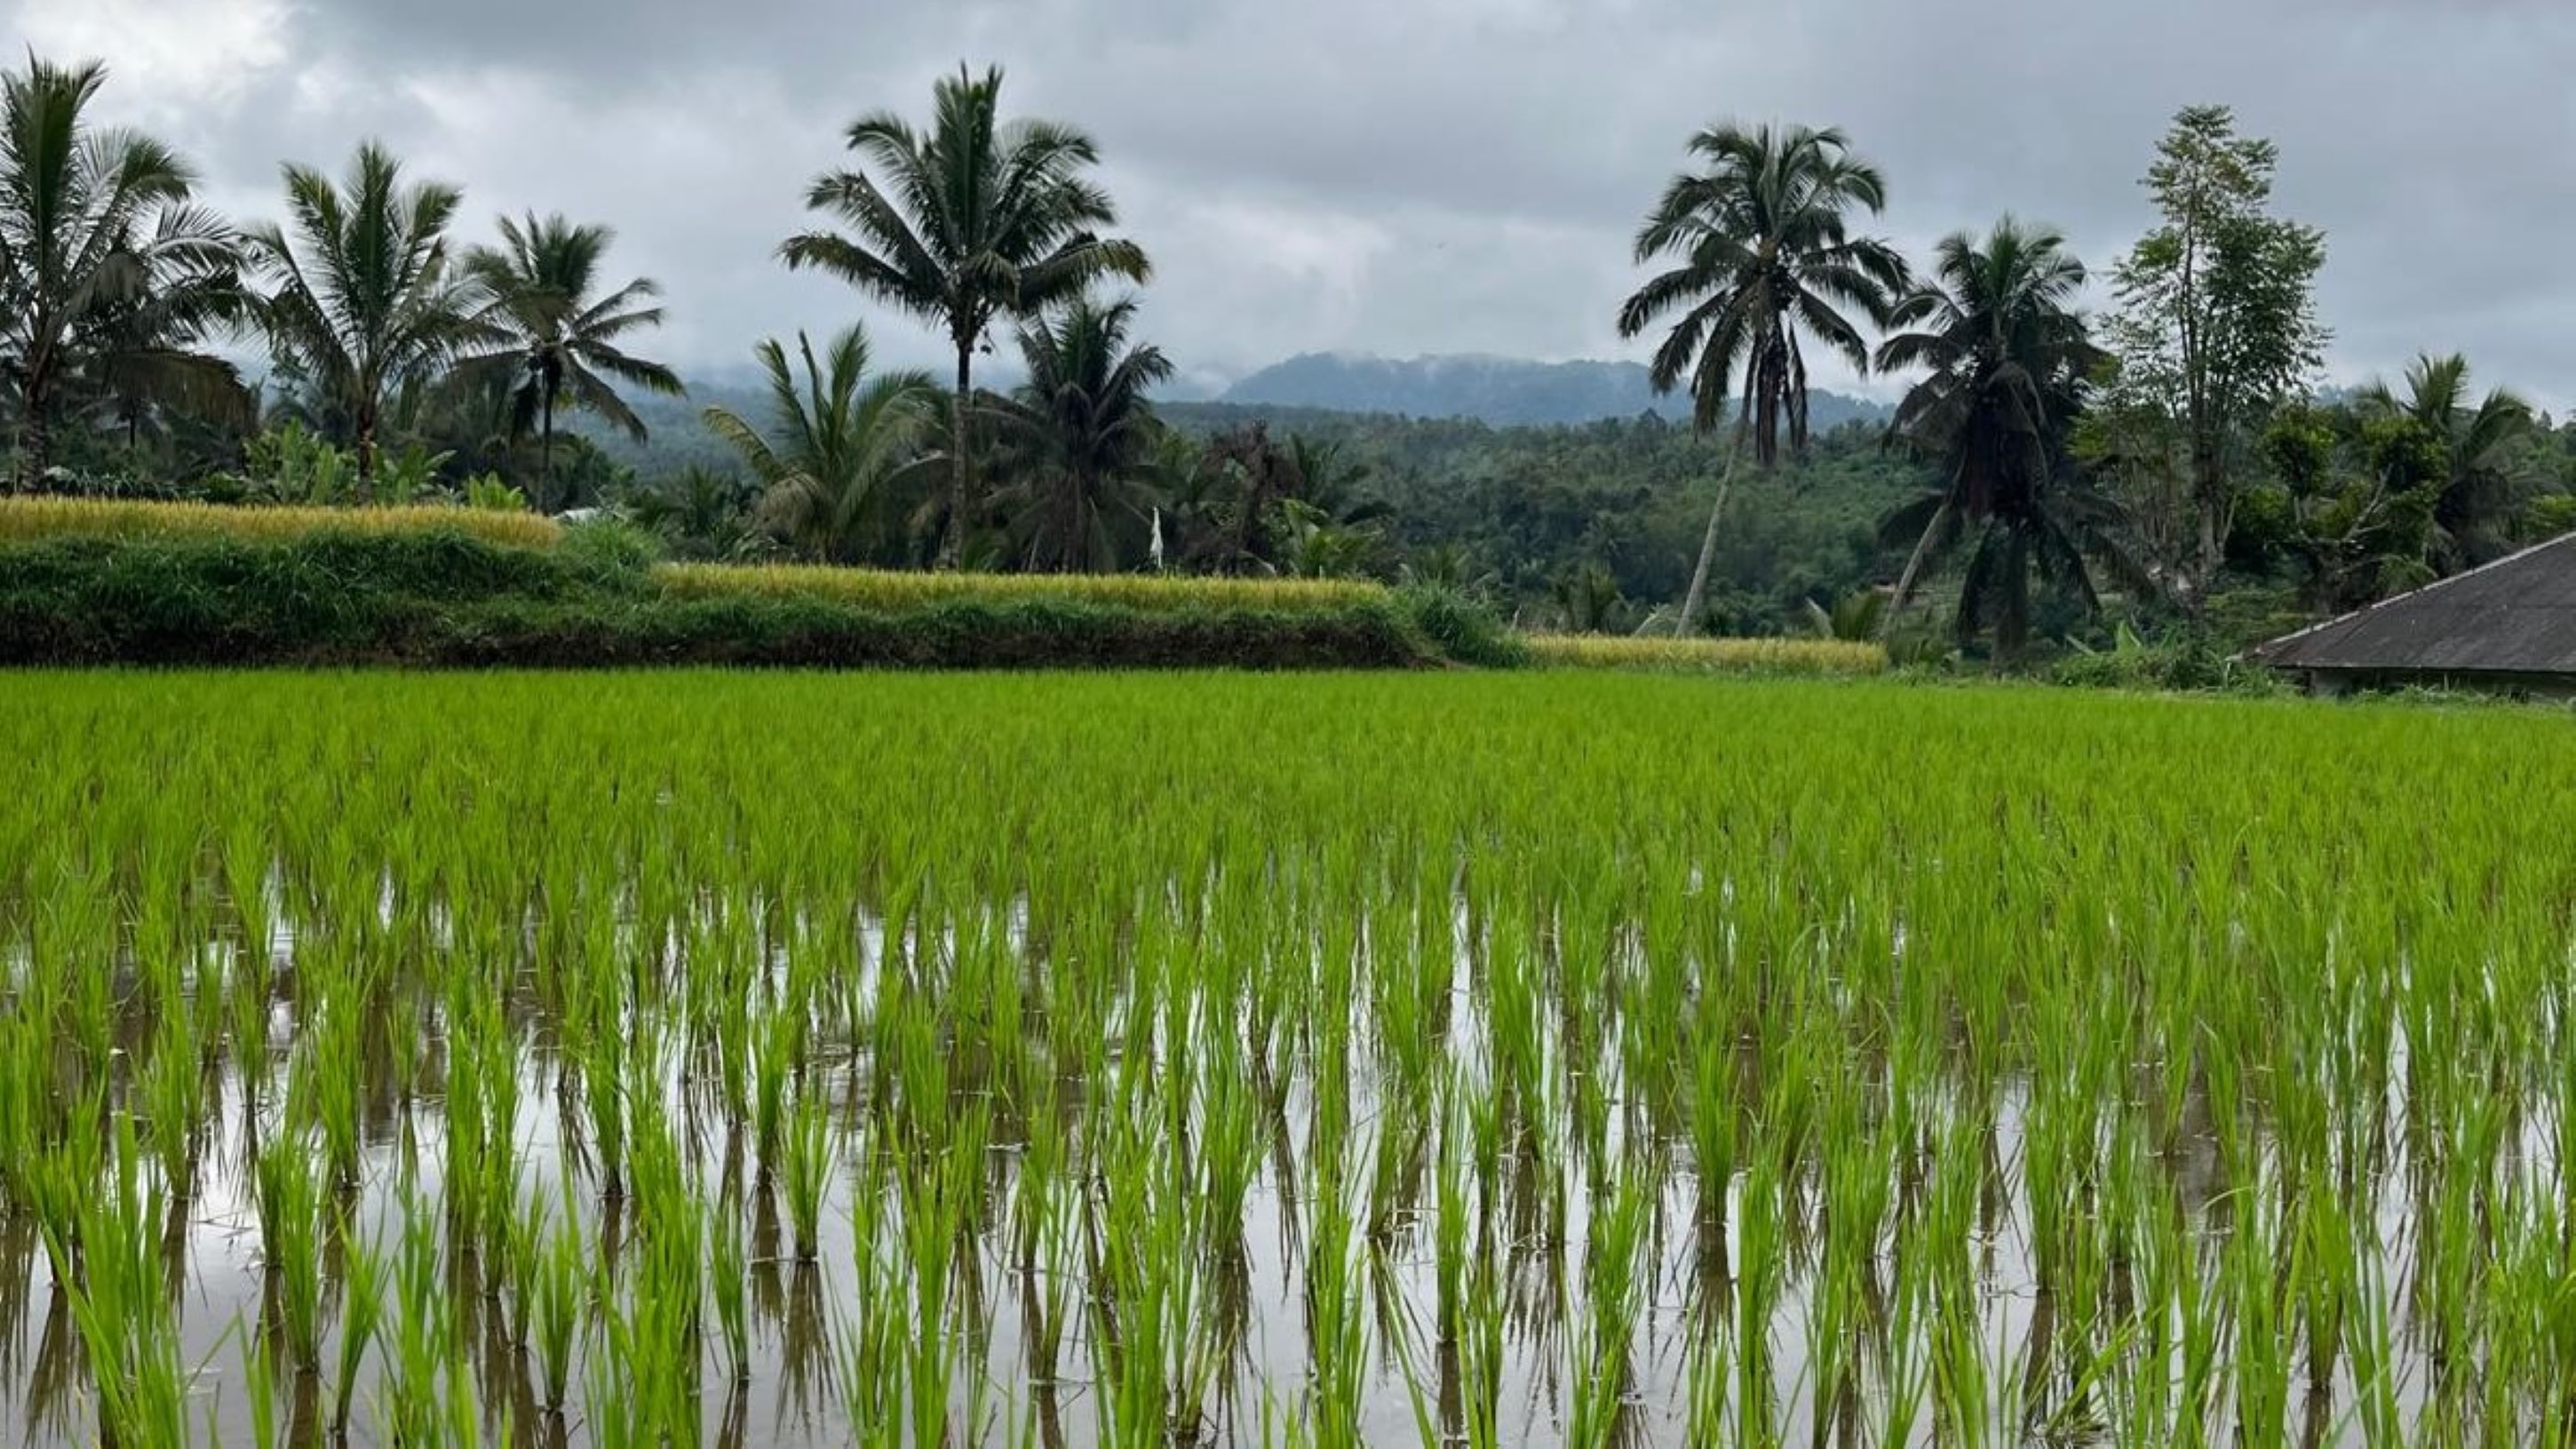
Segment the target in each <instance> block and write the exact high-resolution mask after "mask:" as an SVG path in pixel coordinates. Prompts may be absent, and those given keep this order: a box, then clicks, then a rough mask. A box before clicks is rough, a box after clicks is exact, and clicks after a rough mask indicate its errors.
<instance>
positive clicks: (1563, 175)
mask: <svg viewBox="0 0 2576 1449" xmlns="http://www.w3.org/2000/svg"><path fill="white" fill-rule="evenodd" d="M0 8H5V9H6V10H7V11H8V13H9V17H10V26H9V29H10V32H11V35H12V37H13V45H14V44H18V43H23V44H26V45H32V46H34V47H36V48H37V49H39V50H40V51H42V52H45V53H47V54H50V55H55V56H60V57H66V58H68V57H75V56H80V57H87V56H97V57H102V58H104V59H105V60H107V61H108V62H109V64H110V66H111V68H112V72H113V74H112V76H111V79H110V82H109V93H108V96H107V98H106V102H105V104H106V107H107V109H108V110H109V111H110V112H111V113H112V114H114V115H115V116H117V117H118V118H119V119H122V120H127V121H132V122H135V123H139V124H142V125H145V126H148V127H150V128H151V129H153V130H155V131H157V132H159V133H160V134H162V135H163V136H165V137H166V138H167V139H170V140H172V141H174V142H176V143H178V144H180V145H181V146H182V147H183V148H184V149H185V150H186V151H187V152H188V153H189V155H190V156H191V157H192V158H193V159H194V160H195V161H196V163H197V164H198V166H199V167H200V168H201V169H202V170H203V171H204V173H205V175H206V177H207V181H208V184H209V190H210V192H211V194H212V195H213V197H214V199H215V200H216V201H217V202H218V203H219V204H221V205H224V206H226V207H227V208H230V209H232V210H234V211H236V212H237V213H240V214H244V215H265V214H271V213H272V212H273V210H274V202H273V199H272V198H273V196H274V194H275V190H276V169H277V164H278V162H279V161H280V160H281V159H286V158H293V159H297V160H302V161H308V162H313V163H317V164H324V165H327V166H329V167H331V168H332V169H334V170H336V169H337V168H338V166H339V164H340V163H341V162H342V161H343V160H344V159H345V158H346V156H347V154H348V152H349V151H350V149H351V148H352V146H353V145H354V144H355V143H356V141H357V140H358V139H359V138H361V137H364V136H374V137H378V138H381V139H383V140H385V141H387V142H389V143H390V144H392V145H393V146H394V147H395V148H396V149H397V150H398V151H399V152H400V153H401V154H402V155H403V156H405V157H406V158H407V159H408V160H409V161H410V163H411V164H412V166H413V167H414V169H415V170H416V171H417V172H419V173H420V174H423V175H433V176H437V177H440V178H443V179H447V180H451V181H456V182H459V183H462V184H463V185H464V186H465V187H466V190H467V201H468V209H469V215H470V216H471V217H472V218H473V230H474V232H475V233H476V237H477V239H479V238H480V236H481V234H483V233H484V232H486V231H487V230H488V228H489V225H490V220H491V218H492V217H493V216H494V215H495V214H497V213H500V212H503V211H511V212H516V211H520V210H524V209H528V208H536V209H540V210H558V209H559V210H563V211H566V212H568V213H570V214H572V215H573V216H575V217H577V218H580V219H585V220H600V221H607V222H610V223H612V224H614V225H615V226H616V227H617V228H618V229H619V232H620V235H621V242H620V247H619V260H620V261H621V263H622V264H623V265H624V266H626V267H628V268H631V269H632V270H635V271H641V272H645V273H649V274H651V275H653V276H655V277H658V278H660V279H661V280H662V281H663V283H664V284H665V286H666V287H667V289H668V291H669V294H670V308H671V314H672V320H671V325H670V326H669V328H668V329H667V332H666V334H665V336H664V337H663V338H662V351H663V352H664V354H665V355H666V356H668V357H669V358H670V359H672V360H673V361H675V362H677V363H678V364H680V365H681V366H683V367H684V368H686V369H690V370H694V371H706V370H710V369H715V368H722V367H729V366H732V365H735V364H738V363H739V362H740V361H741V360H742V359H743V357H744V355H745V352H746V350H747V349H748V347H749V345H750V344H751V342H752V341H753V340H754V339H756V338H758V337H760V336H763V335H766V334H769V333H773V332H782V331H786V330H790V329H793V328H795V327H798V326H808V327H815V328H824V327H829V326H833V325H837V324H839V323H840V322H842V321H844V320H846V319H847V318H848V317H850V316H852V315H854V314H863V315H869V316H870V317H871V321H872V325H873V326H874V330H875V331H876V332H877V334H878V336H879V338H880V345H881V350H882V351H883V352H885V353H888V354H892V355H894V356H897V357H899V358H901V359H902V360H905V361H917V362H922V363H925V364H927V363H930V362H932V361H935V358H936V351H935V346H934V343H933V340H932V338H931V337H930V336H929V335H928V334H927V333H925V332H924V331H923V330H922V329H920V328H919V327H917V326H915V325H913V324H911V323H908V322H904V321H901V320H897V319H893V318H878V317H876V316H875V315H874V314H873V313H869V312H866V310H865V308H864V306H863V304H861V303H860V302H859V301H857V299H855V298H854V297H852V296H851V295H849V294H848V293H846V292H844V291H842V290H840V289H837V288H836V287H835V286H834V285H833V284H831V283H829V282H826V281H823V280H820V279H817V278H813V277H809V276H789V275H787V274H786V273H785V272H784V271H782V269H780V268H779V267H778V265H777V264H776V263H775V262H774V261H773V260H772V251H773V249H774V248H775V246H776V245H777V243H778V240H779V239H780V238H781V237H782V236H784V235H786V234H787V233H788V232H790V231H792V230H795V229H797V228H798V227H799V226H800V225H801V224H802V222H803V219H804V218H803V214H802V212H801V209H800V203H799V196H800V193H801V190H802V187H803V184H804V183H805V181H806V180H807V179H808V178H809V177H810V176H811V175H812V174H813V173H815V172H816V171H818V170H820V169H822V168H825V167H828V166H831V165H834V164H836V162H837V161H838V159H839V156H840V152H839V149H838V146H839V131H840V129H841V127H843V126H844V125H846V123H847V122H848V121H849V120H850V119H851V118H852V117H853V116H855V115H856V114H858V113H859V112H861V111H864V110H869V109H874V108H878V107H886V106H892V107H896V108H899V109H902V110H905V111H907V112H909V113H912V114H916V115H919V114H922V113H924V112H926V110H927V97H928V94H929V89H930V85H931V82H932V81H933V79H934V78H935V77H936V76H938V75H939V74H941V73H942V72H943V71H947V70H951V69H953V68H954V67H955V66H956V65H957V64H958V63H959V61H961V60H967V61H972V62H973V63H975V64H976V65H977V66H979V67H980V66H981V65H983V64H985V63H987V62H998V63H1001V64H1003V65H1004V66H1006V67H1007V68H1008V72H1009V80H1008V82H1007V84H1006V85H1005V88H1004V100H1005V105H1006V108H1007V109H1009V110H1012V111H1015V112H1019V113H1022V114H1031V113H1034V114H1042V115H1046V116H1050V117H1054V118H1057V119H1063V120H1070V121H1074V122H1077V123H1079V124H1081V125H1083V126H1085V127H1087V128H1089V129H1090V130H1091V131H1092V132H1093V134H1094V135H1095V136H1096V137H1097V138H1098V139H1099V141H1100V143H1101V146H1102V149H1103V152H1104V154H1105V159H1106V162H1107V165H1106V179H1107V181H1108V182H1109V184H1110V185H1111V187H1112V188H1113V190H1114V192H1115V194H1116V196H1117V197H1118V200H1119V202H1120V204H1121V207H1122V209H1123V213H1124V215H1123V217H1122V222H1123V226H1124V229H1125V230H1126V231H1127V232H1129V233H1130V234H1131V235H1133V236H1134V237H1136V238H1137V239H1138V240H1139V241H1141V242H1143V243H1144V244H1145V245H1146V246H1147V248H1148V249H1149V250H1150V251H1151V253H1152V255H1153V257H1154V260H1155V263H1156V267H1157V271H1158V276H1157V278H1156V281H1155V283H1154V285H1153V287H1152V289H1151V290H1150V292H1149V293H1148V296H1147V307H1148V310H1149V322H1148V330H1149V332H1150V335H1151V336H1152V337H1153V338H1154V339H1155V340H1157V341H1159V342H1161V343H1162V344H1163V345H1164V347H1165V349H1166V350H1167V351H1169V352H1170V353H1171V354H1172V355H1173V357H1174V358H1175V360H1176V361H1178V362H1179V363H1180V364H1181V365H1182V367H1183V369H1184V371H1185V372H1186V373H1188V374H1190V375H1193V376H1195V377H1197V378H1200V379H1202V380H1212V379H1221V378H1223V377H1225V376H1228V375H1231V374H1234V373H1239V372H1241V371H1244V370H1248V369H1250V368H1252V367H1257V366H1260V365H1262V364H1264V363H1267V362H1271V361H1275V360H1277V359H1279V358H1281V357H1284V356H1287V355H1289V354H1291V353H1295V352H1300V351H1307V350H1319V349H1347V350H1355V351H1368V352H1376V353H1381V354H1385V355H1390V356H1411V355H1414V354H1419V353H1437V352H1466V351H1485V352H1499V353H1508V354H1515V355H1522V356H1529V357H1541V358H1569V357H1602V356H1635V355H1639V349H1638V348H1637V347H1633V346H1624V345H1623V344H1621V343H1620V342H1619V340H1618V338H1617V335H1616V333H1615V331H1614V329H1613V328H1612V326H1611V320H1610V319H1611V317H1612V315H1613V313H1614V311H1615V308H1616V306H1617V303H1618V300H1619V298H1620V297H1621V296H1622V295H1623V294H1624V292H1625V290H1626V289H1627V288H1628V287H1630V286H1631V285H1632V284H1633V283H1634V281H1635V280H1636V277H1637V273H1636V272H1635V270H1634V269H1633V268H1632V267H1631V266H1630V265H1629V263H1628V257H1627V243H1628V239H1629V237H1630V235H1631V233H1632V231H1633V229H1634V227H1635V225H1636V222H1637V219H1638V216H1639V215H1640V213H1641V212H1642V211H1643V210H1644V208H1645V207H1646V205H1647V204H1648V203H1649V202H1650V201H1651V200H1652V198H1653V196H1654V194H1655V192H1656V190H1657V189H1658V188H1659V186H1660V185H1661V184H1662V182H1663V180H1664V178H1665V177H1666V176H1668V175H1669V174H1670V172H1671V171H1672V170H1673V168H1674V167H1675V165H1676V164H1677V163H1678V162H1679V161H1680V160H1681V143H1682V142H1683V140H1684V139H1685V138H1686V137H1687V136H1688V135H1689V134H1690V133H1691V131H1693V130H1694V129H1696V128H1697V127H1699V126H1701V125H1703V124H1706V123H1708V122H1710V121H1712V120H1716V119H1719V118H1722V117H1738V118H1743V119H1747V120H1770V119H1784V120H1792V121H1804V122H1808V123H1811V124H1819V125H1821V124H1838V125H1841V126H1843V127H1844V128H1845V129H1846V130H1848V131H1849V132H1850V133H1851V135H1852V137H1853V140H1854V141H1855V143H1856V145H1857V146H1858V147H1859V149H1860V150H1862V151H1863V152H1864V153H1865V154H1867V155H1869V156H1871V157H1872V158H1873V159H1875V160H1877V161H1878V162H1879V163H1880V165H1881V166H1882V167H1883V168H1884V169H1885V170H1886V172H1887V173H1888V176H1889V179H1890V189H1891V201H1892V203H1893V204H1892V206H1891V208H1890V210H1889V213H1888V215H1887V216H1886V217H1885V219H1884V223H1883V225H1884V229H1885V230H1886V231H1887V232H1888V233H1889V234H1890V235H1892V236H1894V237H1895V238H1896V239H1898V240H1899V241H1900V242H1902V243H1903V244H1904V245H1906V246H1907V247H1908V248H1909V250H1912V251H1914V252H1916V253H1918V254H1919V253H1920V252H1921V250H1922V249H1923V248H1925V247H1926V246H1927V245H1928V244H1929V243H1930V242H1931V241H1932V240H1933V239H1934V238H1936V237H1938V236H1940V235H1941V234H1943V233H1945V232H1948V231H1951V230H1954V229H1957V228H1960V227H1963V226H1976V225H1982V224H1984V223H1985V222H1987V221H1989V220H1991V219H1992V218H1993V217H1994V216H1995V215H1996V214H1997V213H1999V212H2002V211H2005V210H2011V211H2015V212H2018V213H2020V214H2022V215H2024V216H2026V217H2035V218H2039V219H2042V220H2046V221H2050V222H2053V223H2055V224H2057V225H2058V226H2060V227H2062V228H2064V229H2065V230H2066V231H2067V233H2068V234H2069V236H2070V237H2071V238H2072V240H2073V241H2074V243H2075V244H2076V246H2077V248H2078V250H2079V252H2080V253H2081V255H2083V256H2084V257H2085V258H2086V259H2087V260H2088V261H2090V262H2093V263H2095V264H2096V266H2097V269H2102V270H2107V265H2108V263H2109V261H2110V260H2111V258H2113V257H2114V256H2115V255H2116V254H2117V253H2118V252H2119V251H2120V250H2121V249H2122V248H2123V247H2125V246H2126V245H2127V243H2128V242H2129V241H2130V240H2132V239H2134V238H2135V236H2136V235H2137V233H2138V232H2139V231H2140V230H2141V229H2142V228H2143V227H2144V226H2145V225H2146V224H2147V221H2148V214H2147V210H2146V205H2145V198H2144V196H2143V193H2142V192H2141V191H2140V190H2139V187H2138V183H2137V178H2138V176H2139V174H2140V173H2141V172H2142V171H2143V170H2144V168H2145V164H2146V161H2147V158H2148V155H2149V152H2150V150H2151V148H2152V146H2153V143H2154V141H2155V138H2156V136H2157V134H2158V133H2159V132H2160V131H2161V129H2162V127H2163V123H2164V121H2165V120H2166V118H2167V117H2169V116H2170V115H2171V113H2172V112H2173V111H2174V110H2175V109H2176V108H2177V107H2179V106H2182V105H2184V104H2187V103H2193V102H2202V101H2216V102H2223V103H2226V104H2230V105H2233V106H2235V107H2236V108H2237V110H2238V112H2239V115H2240V117H2241V119H2242V122H2243V124H2244V126H2245V127H2246V128H2247V129H2248V130H2250V131H2253V132H2255V133H2258V134H2265V135H2269V136H2271V137H2273V138H2274V139H2276V140H2277V141H2278V142H2279V143H2280V146H2281V150H2282V166H2281V175H2280V186H2279V192H2278V201H2279V203H2280V206H2281V209H2282V210H2283V211H2285V212H2287V213H2288V214H2291V215H2294V216H2297V217H2299V218H2301V219H2303V220H2307V221H2311V222H2314V223H2316V224H2318V225H2321V226H2323V227H2325V228H2326V230H2327V233H2328V244H2329V248H2330V251H2329V259H2328V263H2327V267H2326V271H2325V274H2324V277H2323V279H2322V283H2321V292H2322V310H2323V312H2324V315H2325V319H2326V321H2327V322H2328V323H2329V325H2331V326H2332V327H2333V328H2334V330H2335V333H2336V339H2335V344H2334V347H2333V353H2332V358H2331V362H2330V369H2331V371H2332V372H2333V373H2334V375H2335V376H2336V377H2337V378H2339V379H2344V380H2351V379H2357V378H2362V377H2367V376H2370V375H2373V374H2374V373H2378V372H2383V371H2392V370H2394V369H2395V368H2397V367H2399V366H2402V364H2403V363H2404V362H2405V360H2406V359H2407V358H2408V357H2410V356H2411V355H2413V354H2414V353H2415V352H2416V351H2418V350H2421V349H2426V348H2433V349H2442V350H2449V349H2455V348H2456V349H2462V350H2465V351H2467V352H2468V353H2469V355H2470V357H2471V358H2472V360H2473V362H2474V363H2475V364H2476V365H2477V366H2478V368H2479V370H2480V372H2481V373H2482V374H2483V375H2484V376H2485V377H2486V378H2487V379H2489V380H2504V381H2511V382H2513V383H2515V384H2516V385H2518V386H2521V387H2522V388H2524V389H2525V390H2526V391H2527V392H2529V393H2531V394H2532V395H2533V396H2534V397H2535V399H2536V400H2538V401H2540V402H2542V403H2543V404H2544V405H2547V406H2550V407H2551V408H2552V409H2553V410H2557V411H2563V410H2565V409H2566V407H2567V406H2568V404H2569V403H2570V402H2571V401H2576V343H2571V342H2570V340H2569V339H2570V338H2571V337H2576V265H2571V264H2569V262H2567V261H2564V260H2562V259H2561V254H2562V253H2567V255H2569V256H2571V257H2576V252H2571V251H2569V249H2568V246H2567V243H2568V240H2569V239H2570V238H2571V237H2576V87H2571V86H2570V85H2569V84H2568V82H2567V76H2568V74H2569V73H2570V71H2571V67H2576V5H2569V4H2567V3H2566V0H2158V3H2152V4H2145V3H2089V4H2068V3H2066V0H1940V3H1937V4H1936V3H1926V0H1801V3H1796V4H1790V3H1767V4H1758V5H1757V4H1744V3H1737V0H903V3H888V0H736V3H731V4H719V3H713V0H0Z"/></svg>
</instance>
